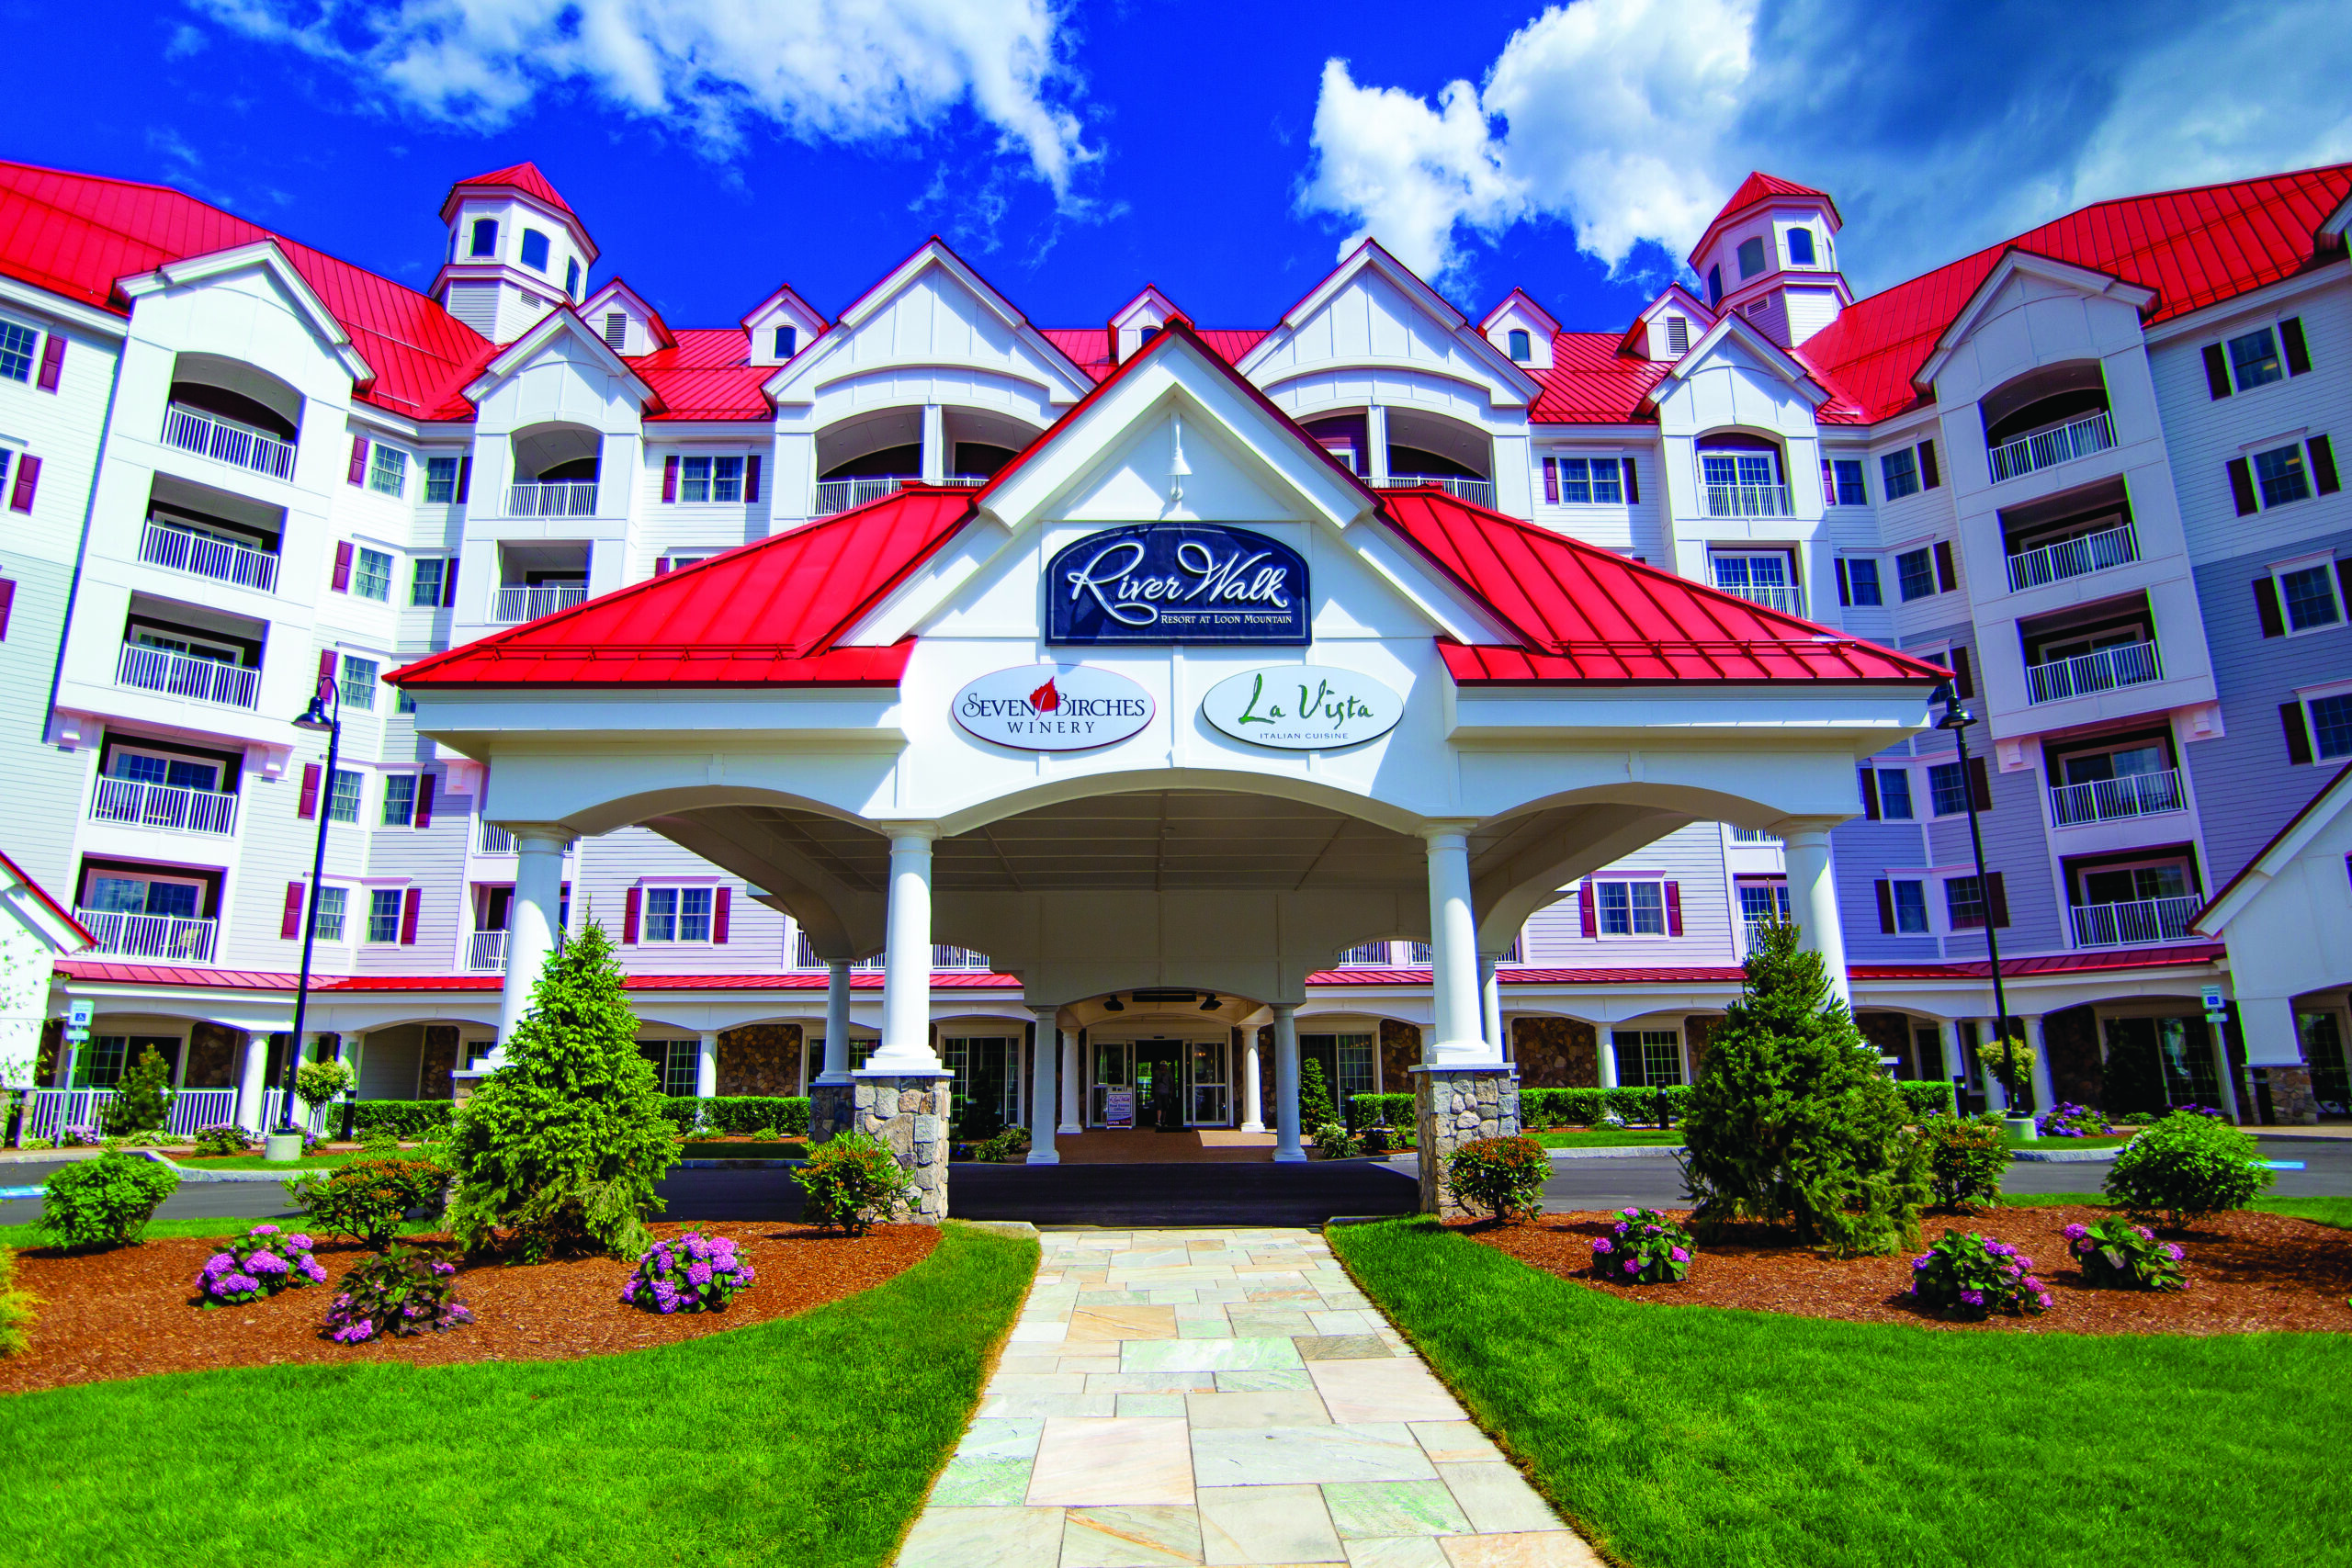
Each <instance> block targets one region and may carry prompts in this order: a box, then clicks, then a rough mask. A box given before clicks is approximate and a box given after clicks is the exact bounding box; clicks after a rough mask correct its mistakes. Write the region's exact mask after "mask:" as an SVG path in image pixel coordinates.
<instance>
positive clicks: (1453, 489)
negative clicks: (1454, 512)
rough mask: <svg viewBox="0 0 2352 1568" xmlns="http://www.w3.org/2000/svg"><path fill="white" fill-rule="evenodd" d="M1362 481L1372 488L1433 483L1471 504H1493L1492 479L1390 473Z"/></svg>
mask: <svg viewBox="0 0 2352 1568" xmlns="http://www.w3.org/2000/svg"><path fill="white" fill-rule="evenodd" d="M1364 482H1365V483H1366V484H1368V485H1370V486H1372V488H1373V489H1374V490H1419V489H1420V488H1422V487H1423V486H1426V485H1435V486H1437V488H1438V489H1440V490H1442V491H1445V492H1446V494H1448V495H1450V496H1453V498H1454V499H1456V500H1457V501H1466V502H1469V503H1470V504H1471V505H1473V506H1485V507H1492V506H1493V505H1494V504H1495V481H1494V480H1492V479H1461V478H1459V477H1457V476H1455V475H1453V474H1390V475H1389V476H1388V477H1387V478H1385V479H1366V480H1365V481H1364Z"/></svg>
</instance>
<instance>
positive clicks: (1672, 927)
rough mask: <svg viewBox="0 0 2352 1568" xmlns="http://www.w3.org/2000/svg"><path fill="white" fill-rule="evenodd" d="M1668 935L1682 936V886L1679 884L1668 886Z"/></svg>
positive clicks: (1670, 883) (1673, 883)
mask: <svg viewBox="0 0 2352 1568" xmlns="http://www.w3.org/2000/svg"><path fill="white" fill-rule="evenodd" d="M1666 934H1667V935H1668V936H1680V935H1681V934H1682V884H1680V883H1679V882H1669V883H1668V884H1667V885H1666Z"/></svg>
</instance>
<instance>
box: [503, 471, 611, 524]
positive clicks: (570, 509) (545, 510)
mask: <svg viewBox="0 0 2352 1568" xmlns="http://www.w3.org/2000/svg"><path fill="white" fill-rule="evenodd" d="M595 514H596V481H595V480H594V479H526V480H524V481H523V482H522V483H521V484H515V485H509V486H507V487H506V515H508V516H509V517H594V515H595Z"/></svg>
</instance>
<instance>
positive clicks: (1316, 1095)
mask: <svg viewBox="0 0 2352 1568" xmlns="http://www.w3.org/2000/svg"><path fill="white" fill-rule="evenodd" d="M1339 1119H1340V1118H1339V1116H1338V1115H1337V1114H1336V1113H1334V1111H1332V1109H1331V1089H1330V1086H1329V1084H1326V1083H1325V1082H1324V1081H1323V1064H1322V1063H1321V1062H1320V1061H1317V1059H1316V1058H1315V1057H1313V1056H1309V1057H1307V1058H1306V1060H1305V1061H1303V1062H1301V1063H1299V1065H1298V1124H1299V1126H1301V1127H1302V1128H1304V1129H1306V1135H1307V1136H1308V1137H1310V1138H1311V1137H1313V1136H1314V1135H1315V1129H1316V1128H1317V1127H1329V1126H1330V1125H1332V1124H1333V1123H1334V1122H1338V1121H1339Z"/></svg>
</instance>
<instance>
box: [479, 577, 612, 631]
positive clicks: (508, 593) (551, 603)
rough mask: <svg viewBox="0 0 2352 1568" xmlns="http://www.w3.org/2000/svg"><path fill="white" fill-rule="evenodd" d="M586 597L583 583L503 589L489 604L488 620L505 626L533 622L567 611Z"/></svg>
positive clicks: (506, 587) (586, 591)
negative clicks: (542, 616)
mask: <svg viewBox="0 0 2352 1568" xmlns="http://www.w3.org/2000/svg"><path fill="white" fill-rule="evenodd" d="M587 597H588V585H587V584H586V583H584V582H557V583H551V584H548V585H547V586H545V587H540V588H528V587H524V586H521V585H511V586H509V585H502V586H501V587H500V588H499V590H498V595H497V597H496V598H495V599H493V600H492V602H491V606H490V618H491V619H492V620H493V621H497V622H499V623H501V624H502V625H505V626H514V625H516V624H518V623H520V622H523V621H536V620H537V619H538V618H539V617H540V616H541V615H554V614H555V613H556V612H557V611H558V610H569V609H571V607H572V606H573V605H574V604H581V603H582V602H583V601H584V600H586V599H587Z"/></svg>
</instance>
